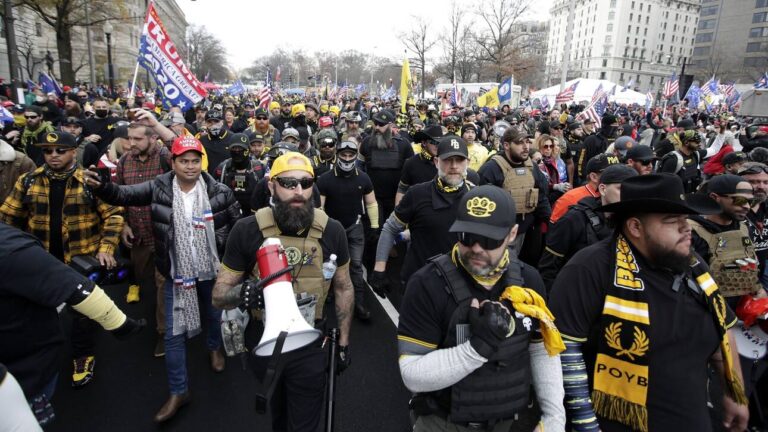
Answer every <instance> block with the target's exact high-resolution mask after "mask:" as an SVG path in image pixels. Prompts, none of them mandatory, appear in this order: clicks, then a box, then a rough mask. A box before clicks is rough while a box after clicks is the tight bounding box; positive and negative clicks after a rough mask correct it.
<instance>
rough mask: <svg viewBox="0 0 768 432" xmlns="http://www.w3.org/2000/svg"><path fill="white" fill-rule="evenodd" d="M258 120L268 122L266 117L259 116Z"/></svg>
mask: <svg viewBox="0 0 768 432" xmlns="http://www.w3.org/2000/svg"><path fill="white" fill-rule="evenodd" d="M256 120H267V118H266V117H264V116H257V117H256Z"/></svg>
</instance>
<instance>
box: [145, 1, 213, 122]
mask: <svg viewBox="0 0 768 432" xmlns="http://www.w3.org/2000/svg"><path fill="white" fill-rule="evenodd" d="M139 62H140V63H141V65H142V66H143V67H144V68H145V69H146V70H148V71H149V73H150V75H152V76H153V77H154V79H155V83H156V84H157V86H158V88H159V89H160V90H161V91H162V93H163V105H165V106H166V107H168V108H170V107H172V106H178V107H179V108H181V109H182V110H186V109H188V108H191V107H192V106H193V105H194V104H196V103H198V102H200V101H201V100H202V99H203V98H204V97H205V95H206V94H207V92H206V90H205V88H203V86H202V84H200V81H198V80H197V78H196V77H195V74H193V73H192V71H190V70H189V69H187V66H186V65H185V64H184V61H183V60H182V59H181V55H180V54H179V52H178V51H176V46H175V45H174V44H173V42H172V41H171V37H170V35H169V34H168V32H167V31H166V30H165V27H164V26H163V23H162V21H160V17H159V16H158V15H157V10H156V9H155V5H154V4H153V3H150V4H149V8H148V9H147V18H146V20H145V21H144V30H143V31H142V33H141V48H140V49H139Z"/></svg>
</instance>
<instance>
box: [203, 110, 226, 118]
mask: <svg viewBox="0 0 768 432" xmlns="http://www.w3.org/2000/svg"><path fill="white" fill-rule="evenodd" d="M205 119H206V120H216V121H218V120H224V112H223V111H221V110H216V109H212V110H209V111H208V112H206V113H205Z"/></svg>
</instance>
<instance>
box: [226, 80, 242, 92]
mask: <svg viewBox="0 0 768 432" xmlns="http://www.w3.org/2000/svg"><path fill="white" fill-rule="evenodd" d="M243 93H245V86H243V82H242V81H240V80H237V81H235V83H234V84H232V85H231V86H230V87H229V88H228V89H227V94H229V95H231V96H238V95H241V94H243Z"/></svg>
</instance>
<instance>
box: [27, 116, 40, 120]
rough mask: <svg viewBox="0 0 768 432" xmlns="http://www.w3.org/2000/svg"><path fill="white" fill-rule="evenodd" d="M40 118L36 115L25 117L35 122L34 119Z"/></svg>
mask: <svg viewBox="0 0 768 432" xmlns="http://www.w3.org/2000/svg"><path fill="white" fill-rule="evenodd" d="M38 117H40V116H36V115H33V116H29V115H25V116H24V118H25V119H27V120H34V119H36V118H38Z"/></svg>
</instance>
